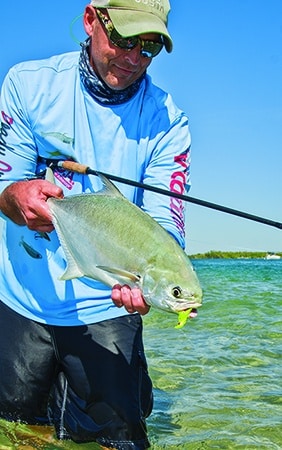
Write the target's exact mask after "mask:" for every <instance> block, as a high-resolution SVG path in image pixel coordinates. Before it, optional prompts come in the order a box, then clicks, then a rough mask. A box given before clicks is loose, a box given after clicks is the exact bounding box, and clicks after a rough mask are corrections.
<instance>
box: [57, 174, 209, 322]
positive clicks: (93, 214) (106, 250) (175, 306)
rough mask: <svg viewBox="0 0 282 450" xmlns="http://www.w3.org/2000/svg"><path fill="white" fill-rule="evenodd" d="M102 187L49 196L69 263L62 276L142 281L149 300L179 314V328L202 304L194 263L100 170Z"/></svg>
mask: <svg viewBox="0 0 282 450" xmlns="http://www.w3.org/2000/svg"><path fill="white" fill-rule="evenodd" d="M101 180H102V183H103V189H102V190H101V191H98V192H97V193H91V194H79V195H72V196H68V197H65V198H64V199H55V198H49V199H48V205H49V207H50V210H51V214H52V217H53V223H54V226H55V229H56V231H57V234H58V236H59V239H60V242H61V245H62V248H63V250H64V253H65V256H66V260H67V268H66V270H65V272H64V273H63V274H62V276H61V279H62V280H69V279H72V278H79V277H83V276H85V277H90V278H93V279H95V280H98V281H101V282H102V283H104V284H106V285H108V286H109V287H113V286H114V285H115V284H117V283H119V284H128V285H129V286H139V287H140V288H141V289H142V292H143V295H144V298H145V301H146V303H147V304H149V305H152V306H155V307H157V308H160V309H162V310H166V311H171V312H175V313H178V314H179V323H178V326H177V327H178V328H180V327H182V326H183V325H184V324H185V322H186V320H187V318H188V317H189V313H190V312H191V311H192V310H194V309H196V308H198V307H199V306H201V303H202V290H201V287H200V284H199V281H198V278H197V275H196V273H195V271H194V269H193V267H192V264H191V262H190V260H189V258H188V256H187V255H186V253H185V252H184V251H183V249H182V248H181V247H180V246H179V244H178V243H177V242H176V241H175V239H174V238H173V237H172V236H171V235H170V234H169V233H168V232H167V231H166V230H165V229H164V228H163V227H162V226H161V225H159V224H158V223H157V222H156V221H155V220H154V219H153V218H152V217H150V216H149V215H148V214H147V213H145V212H144V211H142V210H141V209H140V208H139V207H137V206H136V205H134V204H133V203H131V202H130V201H129V200H127V199H126V198H125V197H124V196H123V195H122V194H121V193H120V191H119V190H118V189H117V188H116V187H115V185H114V184H113V183H112V182H111V181H109V180H108V179H107V178H105V177H103V176H101Z"/></svg>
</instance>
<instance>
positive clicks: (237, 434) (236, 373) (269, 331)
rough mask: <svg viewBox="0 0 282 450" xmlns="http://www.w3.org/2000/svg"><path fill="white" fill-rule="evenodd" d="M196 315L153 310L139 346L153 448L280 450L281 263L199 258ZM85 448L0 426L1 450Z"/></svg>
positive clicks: (39, 432)
mask: <svg viewBox="0 0 282 450" xmlns="http://www.w3.org/2000/svg"><path fill="white" fill-rule="evenodd" d="M193 264H194V265H195V268H196V271H197V273H198V276H199V278H200V281H201V284H202V287H203V289H204V305H203V307H202V308H201V309H199V314H198V317H197V318H196V319H194V320H190V321H188V323H187V324H186V326H185V327H184V328H182V329H180V330H176V329H174V325H176V323H177V316H176V315H173V314H167V313H164V312H159V311H156V310H153V309H152V310H151V312H150V314H148V315H147V316H146V317H145V318H144V341H145V347H146V354H147V359H148V363H149V368H150V374H151V377H152V379H153V383H154V393H155V407H154V410H153V413H152V415H151V416H150V418H149V419H148V430H149V436H150V440H151V444H152V450H161V449H169V450H173V449H185V450H189V449H191V450H205V449H224V450H227V449H230V450H233V449H244V450H249V449H250V450H251V449H261V450H262V449H265V450H271V449H282V385H281V370H282V369H281V361H282V359H281V357H282V316H281V306H282V289H281V274H282V260H277V261H276V260H268V261H266V260H251V259H250V260H244V259H241V260H198V261H194V262H193ZM62 448H63V449H68V450H78V449H85V450H88V449H92V450H95V448H97V449H98V448H99V447H98V446H96V445H95V444H84V445H77V444H73V443H70V442H66V443H62V442H58V441H57V442H56V441H54V440H53V439H52V438H51V439H50V436H49V435H48V434H47V433H44V429H42V430H37V432H36V433H35V432H31V431H30V430H28V429H27V428H26V427H25V426H24V425H21V424H7V423H5V422H0V450H8V449H18V450H20V449H24V450H33V449H42V450H56V449H62Z"/></svg>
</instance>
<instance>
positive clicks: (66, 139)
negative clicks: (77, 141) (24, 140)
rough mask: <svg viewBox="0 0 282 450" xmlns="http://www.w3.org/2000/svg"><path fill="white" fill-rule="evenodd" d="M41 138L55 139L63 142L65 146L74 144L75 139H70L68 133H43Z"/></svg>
mask: <svg viewBox="0 0 282 450" xmlns="http://www.w3.org/2000/svg"><path fill="white" fill-rule="evenodd" d="M41 136H43V137H49V136H50V137H53V138H55V139H58V140H59V141H61V142H63V143H64V144H73V143H74V139H73V138H71V137H69V136H68V135H67V134H66V133H60V132H58V131H49V132H47V133H44V132H43V131H42V132H41Z"/></svg>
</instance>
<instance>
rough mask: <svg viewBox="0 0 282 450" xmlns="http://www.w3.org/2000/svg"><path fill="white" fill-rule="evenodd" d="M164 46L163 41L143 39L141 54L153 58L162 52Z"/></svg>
mask: <svg viewBox="0 0 282 450" xmlns="http://www.w3.org/2000/svg"><path fill="white" fill-rule="evenodd" d="M162 48H163V44H162V43H161V42H153V41H143V45H142V50H141V55H142V56H146V57H147V58H153V57H154V56H157V55H158V54H159V53H160V51H161V49H162Z"/></svg>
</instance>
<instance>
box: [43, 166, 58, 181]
mask: <svg viewBox="0 0 282 450" xmlns="http://www.w3.org/2000/svg"><path fill="white" fill-rule="evenodd" d="M45 180H47V181H50V183H53V184H56V182H55V177H54V173H53V170H52V169H51V167H46V174H45Z"/></svg>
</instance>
